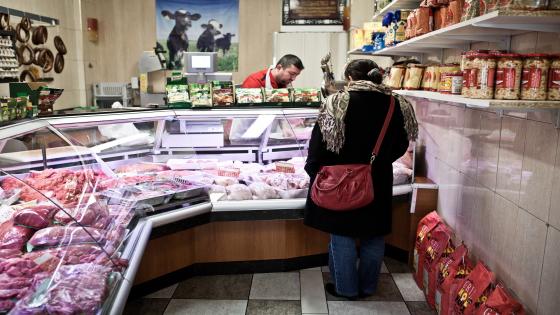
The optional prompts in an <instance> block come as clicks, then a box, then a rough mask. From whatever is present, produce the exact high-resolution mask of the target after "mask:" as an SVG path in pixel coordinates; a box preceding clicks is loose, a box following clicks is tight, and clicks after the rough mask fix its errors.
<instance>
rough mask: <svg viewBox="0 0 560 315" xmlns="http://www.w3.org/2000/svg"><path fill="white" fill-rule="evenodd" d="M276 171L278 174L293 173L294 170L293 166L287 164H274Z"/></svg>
mask: <svg viewBox="0 0 560 315" xmlns="http://www.w3.org/2000/svg"><path fill="white" fill-rule="evenodd" d="M275 166H276V171H277V172H279V173H295V172H296V168H295V166H294V164H292V163H288V162H276V163H275Z"/></svg>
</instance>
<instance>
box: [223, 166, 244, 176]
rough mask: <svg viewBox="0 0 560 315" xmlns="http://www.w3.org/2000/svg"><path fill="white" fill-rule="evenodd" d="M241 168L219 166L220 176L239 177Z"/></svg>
mask: <svg viewBox="0 0 560 315" xmlns="http://www.w3.org/2000/svg"><path fill="white" fill-rule="evenodd" d="M240 173H241V170H240V169H238V168H228V167H220V168H218V176H224V177H232V178H237V177H239V174H240Z"/></svg>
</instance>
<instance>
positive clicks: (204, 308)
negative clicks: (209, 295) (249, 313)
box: [138, 299, 247, 315]
mask: <svg viewBox="0 0 560 315" xmlns="http://www.w3.org/2000/svg"><path fill="white" fill-rule="evenodd" d="M246 309H247V300H190V299H173V300H171V302H169V305H168V306H167V309H166V310H165V313H164V315H184V314H197V315H245V311H246ZM138 314H141V313H138Z"/></svg>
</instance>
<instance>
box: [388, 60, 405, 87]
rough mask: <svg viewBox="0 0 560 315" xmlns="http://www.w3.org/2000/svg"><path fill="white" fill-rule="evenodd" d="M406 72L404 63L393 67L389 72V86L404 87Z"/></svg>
mask: <svg viewBox="0 0 560 315" xmlns="http://www.w3.org/2000/svg"><path fill="white" fill-rule="evenodd" d="M405 72H406V68H405V67H404V66H402V65H398V66H393V67H391V72H390V73H389V78H388V82H387V86H388V87H390V88H393V89H400V88H401V87H402V81H403V78H404V75H405Z"/></svg>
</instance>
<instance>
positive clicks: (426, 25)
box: [415, 7, 434, 36]
mask: <svg viewBox="0 0 560 315" xmlns="http://www.w3.org/2000/svg"><path fill="white" fill-rule="evenodd" d="M415 12H416V32H415V34H416V36H420V35H424V34H427V33H429V32H431V31H432V30H433V24H434V22H433V19H434V16H433V12H432V9H431V8H427V7H420V8H418V9H416V10H415Z"/></svg>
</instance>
